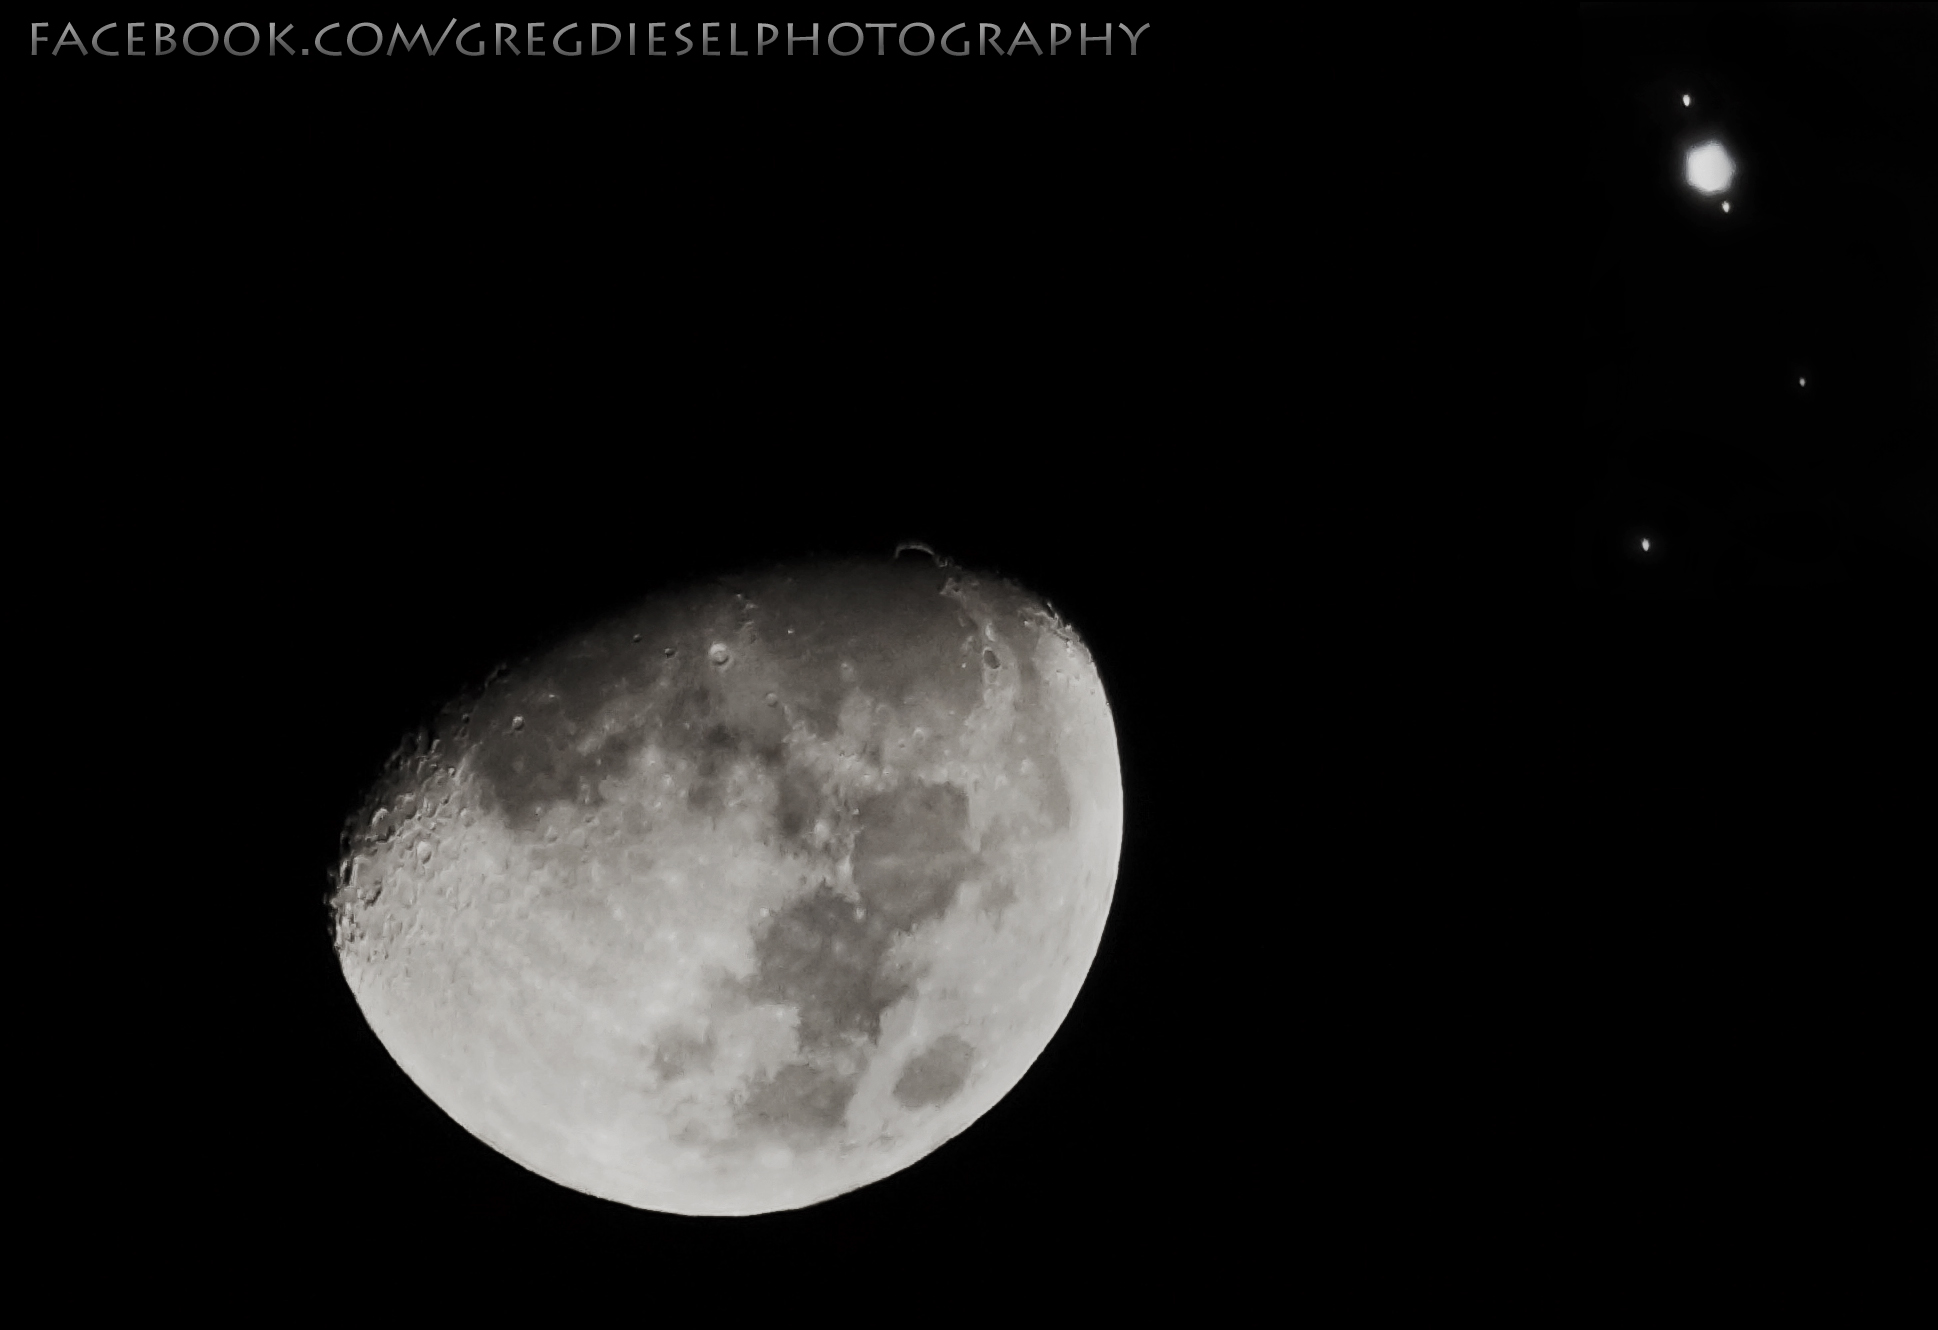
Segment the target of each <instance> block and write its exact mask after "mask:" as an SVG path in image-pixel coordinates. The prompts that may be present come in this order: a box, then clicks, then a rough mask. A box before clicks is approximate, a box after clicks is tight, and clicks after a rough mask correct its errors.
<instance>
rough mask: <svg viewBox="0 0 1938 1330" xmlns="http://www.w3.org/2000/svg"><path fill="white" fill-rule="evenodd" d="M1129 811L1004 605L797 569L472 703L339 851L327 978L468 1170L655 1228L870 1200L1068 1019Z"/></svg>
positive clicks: (1057, 630) (619, 635)
mask: <svg viewBox="0 0 1938 1330" xmlns="http://www.w3.org/2000/svg"><path fill="white" fill-rule="evenodd" d="M1123 816H1124V810H1123V790H1122V782H1121V778H1120V774H1119V769H1118V758H1117V741H1116V733H1115V729H1114V726H1113V723H1112V720H1111V714H1110V708H1109V706H1108V704H1107V703H1106V701H1105V698H1104V693H1103V687H1102V684H1101V681H1100V679H1099V676H1098V672H1097V668H1096V666H1095V665H1094V664H1093V663H1092V661H1091V658H1090V655H1089V653H1088V652H1087V650H1086V649H1085V647H1084V645H1083V644H1082V642H1080V641H1079V640H1078V639H1077V637H1076V635H1075V633H1074V632H1073V631H1072V630H1071V629H1070V627H1069V626H1068V625H1066V624H1064V623H1063V622H1062V621H1061V620H1060V619H1059V618H1058V617H1057V616H1056V615H1055V613H1054V612H1053V611H1051V610H1050V609H1049V608H1048V607H1047V606H1046V605H1045V604H1044V603H1043V602H1041V601H1040V600H1038V599H1036V598H1035V597H1033V596H1031V595H1030V594H1029V593H1028V592H1027V591H1025V590H1023V589H1022V588H1020V587H1018V586H1016V585H1014V584H1013V583H1009V582H1004V581H1000V580H997V579H993V578H983V577H978V576H974V575H971V574H969V573H967V572H964V571H962V570H960V569H955V568H951V567H945V566H940V565H939V561H935V560H931V559H922V560H919V561H916V560H912V559H907V558H904V559H901V560H898V561H889V560H880V561H874V562H828V561H823V562H818V563H812V564H802V565H796V566H792V567H783V568H778V569H774V570H771V571H768V572H765V573H761V574H758V575H753V576H748V577H745V578H738V579H727V580H726V581H723V582H721V583H718V584H709V585H706V586H703V587H700V588H699V589H697V590H689V591H686V592H683V593H677V594H669V595H666V596H663V597H660V598H658V599H655V600H652V601H649V602H647V603H645V604H644V605H641V606H640V607H638V608H637V609H635V610H632V611H629V612H627V613H624V614H621V615H619V616H617V617H615V618H614V619H612V620H610V621H608V622H607V623H606V624H605V625H603V626H601V627H599V628H596V629H594V630H592V631H590V632H587V633H584V634H581V635H579V636H576V637H573V638H571V639H569V640H567V641H565V642H563V643H561V644H560V645H559V646H558V647H557V648H556V649H555V650H553V651H551V652H550V653H549V654H546V655H542V656H540V657H537V658H535V659H534V660H533V661H531V662H528V663H526V664H522V665H520V666H518V667H517V668H516V669H513V670H511V671H509V672H504V673H501V674H499V675H498V676H496V677H494V678H493V679H492V680H491V681H490V682H489V683H487V684H486V685H485V686H484V688H483V689H482V690H481V691H480V692H478V693H476V694H474V695H472V696H471V697H469V698H468V699H466V700H463V701H460V702H457V703H454V704H453V705H452V706H450V707H448V708H446V710H445V712H444V713H443V714H442V715H441V716H440V717H439V719H438V721H437V722H436V723H435V724H434V725H433V726H431V727H429V728H428V729H427V730H426V731H425V732H423V733H422V734H420V735H419V736H418V737H417V739H416V740H415V741H414V742H412V743H410V744H408V745H406V746H405V747H404V748H402V749H400V750H399V753H398V755H397V757H396V758H395V759H394V760H393V762H392V764H391V766H390V768H389V769H388V770H387V773H386V775H385V776H384V778H383V779H382V780H381V781H380V782H379V784H378V785H377V787H376V788H375V789H374V790H373V792H372V795H371V798H370V800H369V802H368V803H366V805H365V807H364V810H363V812H362V813H361V814H360V815H358V816H357V817H356V818H354V819H353V820H352V823H351V827H350V829H349V830H348V831H347V832H346V841H347V845H346V850H345V857H344V861H343V865H342V869H341V872H340V875H339V880H338V885H337V887H336V890H335V892H334V893H333V896H332V899H331V905H332V910H333V926H334V930H335V937H336V947H337V954H338V958H339V960H340V962H341V964H342V967H343V972H344V975H345V977H346V978H347V979H348V981H349V983H350V986H351V989H352V991H353V992H354V993H355V995H356V1000H357V1003H358V1005H359V1007H360V1008H361V1009H362V1011H363V1013H364V1016H365V1018H366V1019H367V1020H368V1021H369V1023H370V1026H371V1028H372V1029H373V1030H374V1031H375V1033H376V1035H377V1037H378V1039H379V1040H380V1041H381V1042H382V1043H383V1045H384V1047H385V1048H386V1049H387V1050H388V1051H389V1053H390V1054H391V1056H392V1057H394V1058H395V1059H396V1060H397V1062H398V1064H399V1065H400V1066H402V1067H403V1069H404V1070H405V1072H406V1073H407V1074H408V1075H409V1076H410V1077H411V1079H412V1080H413V1081H415V1082H416V1084H417V1085H418V1086H419V1087H420V1088H421V1089H422V1090H423V1091H424V1092H425V1093H426V1094H427V1095H429V1096H430V1098H431V1099H432V1100H433V1101H435V1102H436V1103H437V1104H438V1105H439V1106H440V1107H441V1108H442V1109H444V1111H445V1112H447V1113H449V1114H450V1115H451V1116H452V1117H453V1118H454V1119H456V1120H457V1121H458V1122H459V1123H461V1124H462V1125H463V1126H464V1127H465V1128H467V1129H468V1130H469V1131H471V1132H472V1133H473V1134H474V1135H476V1136H478V1137H479V1138H480V1139H482V1140H483V1141H485V1142H486V1143H488V1144H490V1145H491V1146H493V1147H494V1148H496V1149H497V1150H499V1151H500V1152H501V1153H503V1154H505V1155H507V1156H509V1157H510V1158H512V1159H514V1160H516V1161H518V1162H519V1163H521V1164H523V1165H524V1166H525V1167H527V1168H529V1169H531V1170H533V1171H534V1172H537V1173H539V1174H542V1175H543V1176H545V1177H548V1178H550V1179H552V1180H553V1181H555V1182H559V1183H562V1184H564V1185H565V1186H568V1187H572V1188H576V1189H577V1190H580V1191H583V1192H588V1193H590V1194H592V1195H595V1196H601V1197H605V1198H608V1199H610V1200H614V1201H619V1202H622V1203H624V1204H627V1205H632V1206H637V1207H640V1208H644V1209H651V1210H661V1211H670V1212H673V1213H678V1214H689V1215H750V1214H760V1213H766V1212H769V1211H776V1210H787V1209H795V1208H799V1207H801V1206H806V1205H812V1204H814V1203H816V1202H818V1201H823V1200H826V1199H829V1198H831V1197H834V1196H838V1195H840V1194H842V1193H844V1192H847V1191H851V1190H853V1189H854V1188H857V1187H860V1186H864V1185H866V1184H868V1183H870V1182H873V1181H876V1180H878V1179H880V1178H883V1177H886V1176H888V1175H889V1174H891V1173H894V1172H896V1171H898V1170H900V1169H903V1168H906V1167H907V1166H909V1165H910V1164H912V1163H914V1162H915V1161H917V1160H919V1159H920V1158H922V1157H923V1156H924V1155H926V1154H928V1153H929V1152H930V1151H932V1150H934V1149H935V1148H936V1147H938V1146H939V1145H941V1144H942V1143H944V1142H945V1141H947V1140H948V1139H950V1138H951V1137H952V1136H955V1135H956V1134H957V1133H959V1132H961V1131H963V1130H964V1129H966V1128H967V1127H969V1126H970V1124H971V1123H973V1122H975V1120H976V1119H977V1118H978V1117H980V1116H981V1115H982V1114H983V1113H985V1112H987V1111H988V1110H989V1109H990V1108H991V1107H992V1106H993V1105H994V1104H995V1103H996V1102H997V1101H998V1100H999V1099H1001V1098H1002V1097H1003V1095H1005V1094H1006V1093H1008V1091H1009V1090H1010V1089H1011V1088H1012V1087H1013V1086H1015V1085H1016V1083H1017V1082H1018V1081H1019V1080H1020V1079H1021V1078H1022V1076H1023V1075H1024V1073H1025V1072H1026V1071H1027V1070H1028V1069H1029V1067H1030V1065H1031V1063H1032V1062H1033V1061H1034V1060H1035V1059H1036V1057H1037V1055H1038V1054H1040V1053H1041V1052H1042V1051H1043V1049H1044V1047H1045V1046H1046V1045H1047V1044H1048V1042H1049V1040H1050V1038H1051V1036H1052V1035H1053V1034H1054V1033H1055V1032H1056V1029H1057V1027H1058V1026H1059V1025H1060V1024H1061V1022H1062V1021H1063V1019H1064V1017H1065V1016H1066V1015H1067V1014H1068V1012H1069V1010H1070V1008H1071V1005H1072V1004H1073V1003H1074V1001H1075V999H1076V996H1077V991H1078V988H1079V987H1080V986H1081V984H1082V983H1083V980H1084V976H1085V975H1086V973H1087V972H1088V970H1089V967H1090V964H1091V962H1092V960H1093V959H1094V957H1095V955H1096V952H1097V947H1098V943H1099V941H1100V939H1101V936H1102V932H1103V926H1104V920H1105V916H1106V914H1107V913H1108V910H1109V907H1110V901H1111V896H1112V892H1113V889H1114V884H1115V880H1116V874H1117V861H1118V852H1119V847H1120V844H1121V841H1122V833H1123Z"/></svg>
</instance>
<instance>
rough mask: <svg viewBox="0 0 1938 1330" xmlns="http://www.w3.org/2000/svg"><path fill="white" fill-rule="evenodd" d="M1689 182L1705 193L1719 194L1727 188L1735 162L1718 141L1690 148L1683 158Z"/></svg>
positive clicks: (1733, 173)
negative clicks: (1686, 155)
mask: <svg viewBox="0 0 1938 1330" xmlns="http://www.w3.org/2000/svg"><path fill="white" fill-rule="evenodd" d="M1684 166H1685V168H1686V170H1687V175H1688V180H1689V183H1690V184H1691V185H1693V186H1695V187H1696V188H1697V189H1699V190H1701V191H1702V192H1703V193H1705V194H1720V193H1722V192H1723V191H1724V190H1726V189H1728V188H1729V182H1730V180H1731V179H1732V178H1733V177H1734V176H1735V174H1736V163H1735V162H1733V161H1731V160H1730V157H1729V154H1728V153H1727V152H1725V151H1724V150H1723V145H1722V144H1720V143H1705V144H1702V145H1701V146H1700V147H1696V148H1691V149H1690V150H1689V155H1688V157H1687V158H1685V159H1684Z"/></svg>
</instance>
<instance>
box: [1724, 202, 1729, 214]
mask: <svg viewBox="0 0 1938 1330" xmlns="http://www.w3.org/2000/svg"><path fill="white" fill-rule="evenodd" d="M1723 211H1724V212H1728V211H1729V201H1728V200H1727V199H1725V200H1724V201H1723Z"/></svg>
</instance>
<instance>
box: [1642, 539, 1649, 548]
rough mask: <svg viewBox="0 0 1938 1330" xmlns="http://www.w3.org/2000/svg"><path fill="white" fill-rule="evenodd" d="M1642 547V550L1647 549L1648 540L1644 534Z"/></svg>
mask: <svg viewBox="0 0 1938 1330" xmlns="http://www.w3.org/2000/svg"><path fill="white" fill-rule="evenodd" d="M1642 548H1643V549H1644V550H1647V549H1648V548H1649V540H1648V537H1647V536H1644V537H1643V538H1642Z"/></svg>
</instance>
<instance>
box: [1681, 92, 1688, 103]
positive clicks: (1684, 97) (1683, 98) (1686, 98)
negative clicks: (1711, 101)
mask: <svg viewBox="0 0 1938 1330" xmlns="http://www.w3.org/2000/svg"><path fill="white" fill-rule="evenodd" d="M1682 104H1683V105H1684V106H1687V105H1689V94H1688V93H1686V92H1685V93H1683V94H1682Z"/></svg>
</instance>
